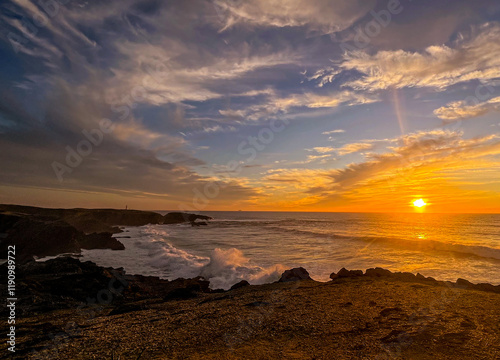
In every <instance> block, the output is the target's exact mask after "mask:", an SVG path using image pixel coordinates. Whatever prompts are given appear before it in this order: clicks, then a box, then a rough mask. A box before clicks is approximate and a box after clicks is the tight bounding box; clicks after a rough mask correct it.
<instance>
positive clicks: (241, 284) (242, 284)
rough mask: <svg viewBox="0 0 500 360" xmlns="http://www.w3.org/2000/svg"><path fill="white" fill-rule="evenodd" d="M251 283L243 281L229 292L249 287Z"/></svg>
mask: <svg viewBox="0 0 500 360" xmlns="http://www.w3.org/2000/svg"><path fill="white" fill-rule="evenodd" d="M249 285H250V283H249V282H248V281H246V280H241V281H240V282H238V283H236V284H234V285H233V286H231V288H230V289H229V290H236V289H239V288H242V287H245V286H249Z"/></svg>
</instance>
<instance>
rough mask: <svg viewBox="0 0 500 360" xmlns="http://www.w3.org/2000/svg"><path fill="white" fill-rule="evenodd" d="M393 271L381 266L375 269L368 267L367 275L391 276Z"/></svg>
mask: <svg viewBox="0 0 500 360" xmlns="http://www.w3.org/2000/svg"><path fill="white" fill-rule="evenodd" d="M391 275H392V272H390V271H389V270H386V269H382V268H380V267H376V268H375V269H373V268H371V269H367V270H366V272H365V276H371V277H381V276H391Z"/></svg>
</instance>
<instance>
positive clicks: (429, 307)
mask: <svg viewBox="0 0 500 360" xmlns="http://www.w3.org/2000/svg"><path fill="white" fill-rule="evenodd" d="M3 270H5V269H0V271H3ZM337 275H339V276H337ZM410 275H412V276H410ZM410 275H408V274H406V273H391V272H390V271H388V270H385V269H380V268H376V269H369V270H367V271H366V272H364V273H363V272H361V274H360V272H359V271H349V270H346V269H343V270H341V271H339V272H338V273H336V274H332V277H333V278H334V279H333V280H332V281H330V282H327V283H321V282H316V281H314V280H312V279H310V277H309V274H308V273H307V270H305V269H303V268H297V269H291V270H287V271H286V272H285V273H284V274H283V276H282V278H281V279H280V281H278V282H276V283H273V284H267V285H249V284H248V283H246V282H244V281H241V282H239V283H238V284H237V285H236V284H235V285H236V286H234V287H233V289H231V290H229V291H223V290H211V289H210V288H209V283H208V282H207V281H205V280H204V279H202V278H195V279H177V280H174V281H167V280H161V279H158V278H156V277H145V276H133V275H127V274H126V273H124V272H123V270H122V269H111V268H102V267H99V266H97V265H95V264H93V263H91V262H85V263H81V262H79V261H78V260H75V259H69V258H59V259H55V260H51V261H48V262H46V263H43V264H41V263H28V264H25V265H22V266H20V268H19V276H20V278H21V279H22V280H21V281H20V283H21V284H22V286H23V288H22V289H20V295H19V296H20V301H19V315H18V319H19V321H18V324H17V328H18V344H19V347H18V351H17V352H16V355H15V356H16V357H14V358H17V359H26V358H28V359H29V358H33V359H36V358H44V356H47V358H69V359H89V358H99V359H117V358H119V357H120V358H121V359H181V358H182V359H199V358H204V359H279V358H283V359H365V358H366V359H391V358H419V359H494V358H496V357H497V356H498V355H500V345H499V344H500V294H499V293H498V290H499V287H498V286H492V285H491V286H492V287H491V288H488V287H485V288H484V289H480V290H481V291H478V289H476V288H474V287H471V286H470V285H469V284H470V283H468V282H467V283H466V282H465V281H457V282H442V281H437V280H434V279H432V278H425V277H420V276H418V277H417V276H415V275H413V274H410ZM474 286H476V285H474ZM484 290H486V291H484ZM54 339H56V340H54ZM2 346H3V347H5V344H3V345H2ZM4 350H5V349H4V348H2V351H3V353H5V351H4ZM32 351H35V352H34V353H33V352H32Z"/></svg>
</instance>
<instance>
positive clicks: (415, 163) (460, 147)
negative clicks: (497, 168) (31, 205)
mask: <svg viewBox="0 0 500 360" xmlns="http://www.w3.org/2000/svg"><path fill="white" fill-rule="evenodd" d="M499 139H500V136H499V135H488V136H485V137H480V138H473V139H464V138H463V133H462V132H457V131H444V130H433V131H428V132H424V131H422V132H417V133H413V134H408V135H404V136H402V137H400V138H399V139H398V145H397V146H393V147H390V148H389V149H390V150H391V151H390V152H388V153H384V154H371V155H369V156H367V161H365V162H362V163H355V164H351V165H349V166H347V167H346V168H345V169H341V170H335V171H333V172H332V174H331V178H332V181H333V184H334V186H335V187H337V188H339V189H342V190H343V191H345V190H346V189H349V188H351V187H352V186H359V185H362V184H364V183H365V182H366V181H367V180H370V179H376V178H380V177H384V176H397V175H398V171H401V169H420V170H422V169H423V168H425V167H430V166H434V167H436V169H437V171H439V170H441V169H442V167H440V166H438V164H440V165H442V166H444V168H449V167H455V166H458V167H459V168H466V167H467V166H468V163H467V162H466V161H465V159H466V158H467V159H468V160H472V159H475V158H480V157H483V156H490V155H498V154H500V141H499Z"/></svg>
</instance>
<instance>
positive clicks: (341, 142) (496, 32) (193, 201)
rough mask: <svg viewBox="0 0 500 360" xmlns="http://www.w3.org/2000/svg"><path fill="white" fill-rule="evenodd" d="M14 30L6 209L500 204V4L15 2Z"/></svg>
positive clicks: (2, 181)
mask: <svg viewBox="0 0 500 360" xmlns="http://www.w3.org/2000/svg"><path fill="white" fill-rule="evenodd" d="M0 33H1V36H0V93H1V96H0V166H1V172H0V203H13V204H24V205H34V206H44V207H90V208H95V207H105V208H125V206H128V208H135V209H149V210H162V209H165V210H186V211H204V210H249V211H346V212H348V211H349V212H351V211H352V212H358V211H360V212H365V211H366V212H408V211H410V212H411V211H415V210H414V209H416V208H415V207H413V206H412V203H413V202H414V201H415V200H417V199H423V200H424V201H425V202H426V203H427V206H425V211H426V212H464V213H469V212H479V213H500V116H499V110H500V42H499V41H498V39H500V2H498V1H497V0H475V1H470V0H432V1H431V0H420V1H411V0H401V1H397V0H389V1H378V0H364V1H353V0H282V1H276V0H245V1H243V0H203V1H202V0H184V1H181V0H178V1H159V0H119V1H118V0H110V1H89V0H86V1H83V0H61V1H56V0H42V1H29V0H15V1H4V2H2V4H1V5H0ZM419 211H423V209H419Z"/></svg>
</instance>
